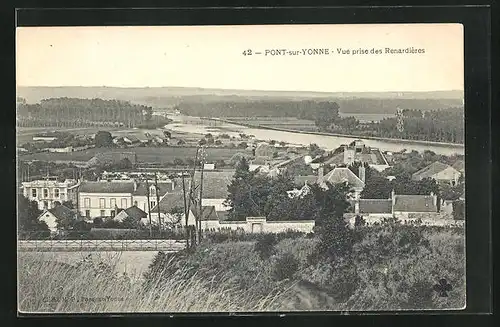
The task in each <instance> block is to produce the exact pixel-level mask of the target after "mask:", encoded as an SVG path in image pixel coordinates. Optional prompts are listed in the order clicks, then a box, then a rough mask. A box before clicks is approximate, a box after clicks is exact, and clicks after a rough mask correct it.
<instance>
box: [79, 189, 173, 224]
mask: <svg viewBox="0 0 500 327" xmlns="http://www.w3.org/2000/svg"><path fill="white" fill-rule="evenodd" d="M157 186H158V187H157V188H156V186H155V183H154V181H148V183H146V182H145V181H141V182H137V181H136V180H129V181H117V182H108V181H98V182H88V181H85V182H82V183H81V185H80V189H79V195H78V199H79V200H78V207H79V212H80V214H81V215H82V216H83V217H84V218H85V219H86V220H92V219H93V218H96V217H105V218H108V217H109V218H114V217H115V216H116V215H117V214H118V212H119V209H126V208H129V207H131V206H136V207H137V208H139V209H141V210H143V211H145V212H149V209H150V208H151V209H152V208H154V207H156V205H157V202H158V198H159V199H160V201H161V199H162V198H163V197H164V196H165V195H166V194H168V193H172V192H174V190H175V183H174V182H173V181H169V182H165V181H162V182H159V183H158V185H157ZM157 194H158V195H157ZM148 195H149V201H150V203H149V206H148Z"/></svg>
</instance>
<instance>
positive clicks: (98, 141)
mask: <svg viewBox="0 0 500 327" xmlns="http://www.w3.org/2000/svg"><path fill="white" fill-rule="evenodd" d="M94 140H95V146H96V148H106V147H111V146H112V145H113V136H112V135H111V133H110V132H108V131H98V132H97V134H96V135H95V139H94Z"/></svg>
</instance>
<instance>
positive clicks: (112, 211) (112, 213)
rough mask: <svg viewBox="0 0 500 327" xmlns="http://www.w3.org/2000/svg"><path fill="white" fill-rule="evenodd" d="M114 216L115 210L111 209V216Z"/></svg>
mask: <svg viewBox="0 0 500 327" xmlns="http://www.w3.org/2000/svg"><path fill="white" fill-rule="evenodd" d="M114 216H115V211H114V210H111V218H113V217H114Z"/></svg>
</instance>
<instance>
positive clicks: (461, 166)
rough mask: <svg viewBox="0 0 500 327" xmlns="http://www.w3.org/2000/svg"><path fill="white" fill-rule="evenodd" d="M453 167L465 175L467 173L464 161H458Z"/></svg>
mask: <svg viewBox="0 0 500 327" xmlns="http://www.w3.org/2000/svg"><path fill="white" fill-rule="evenodd" d="M452 167H453V168H455V169H456V170H458V171H459V172H461V173H463V172H464V171H465V162H464V161H463V160H457V161H456V162H455V163H454V164H453V165H452Z"/></svg>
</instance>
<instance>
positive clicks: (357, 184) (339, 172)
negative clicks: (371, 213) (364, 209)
mask: <svg viewBox="0 0 500 327" xmlns="http://www.w3.org/2000/svg"><path fill="white" fill-rule="evenodd" d="M359 176H360V177H358V176H356V174H355V173H353V172H352V171H351V170H350V169H349V168H347V167H335V168H334V169H332V170H331V171H330V172H329V173H328V174H326V175H324V176H323V167H320V168H319V169H318V183H319V185H320V186H321V187H324V188H327V187H328V183H330V184H346V185H348V186H349V187H350V189H351V191H352V192H353V194H352V196H353V198H354V199H359V197H360V195H361V192H362V191H363V189H364V188H365V167H363V166H360V167H359Z"/></svg>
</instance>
